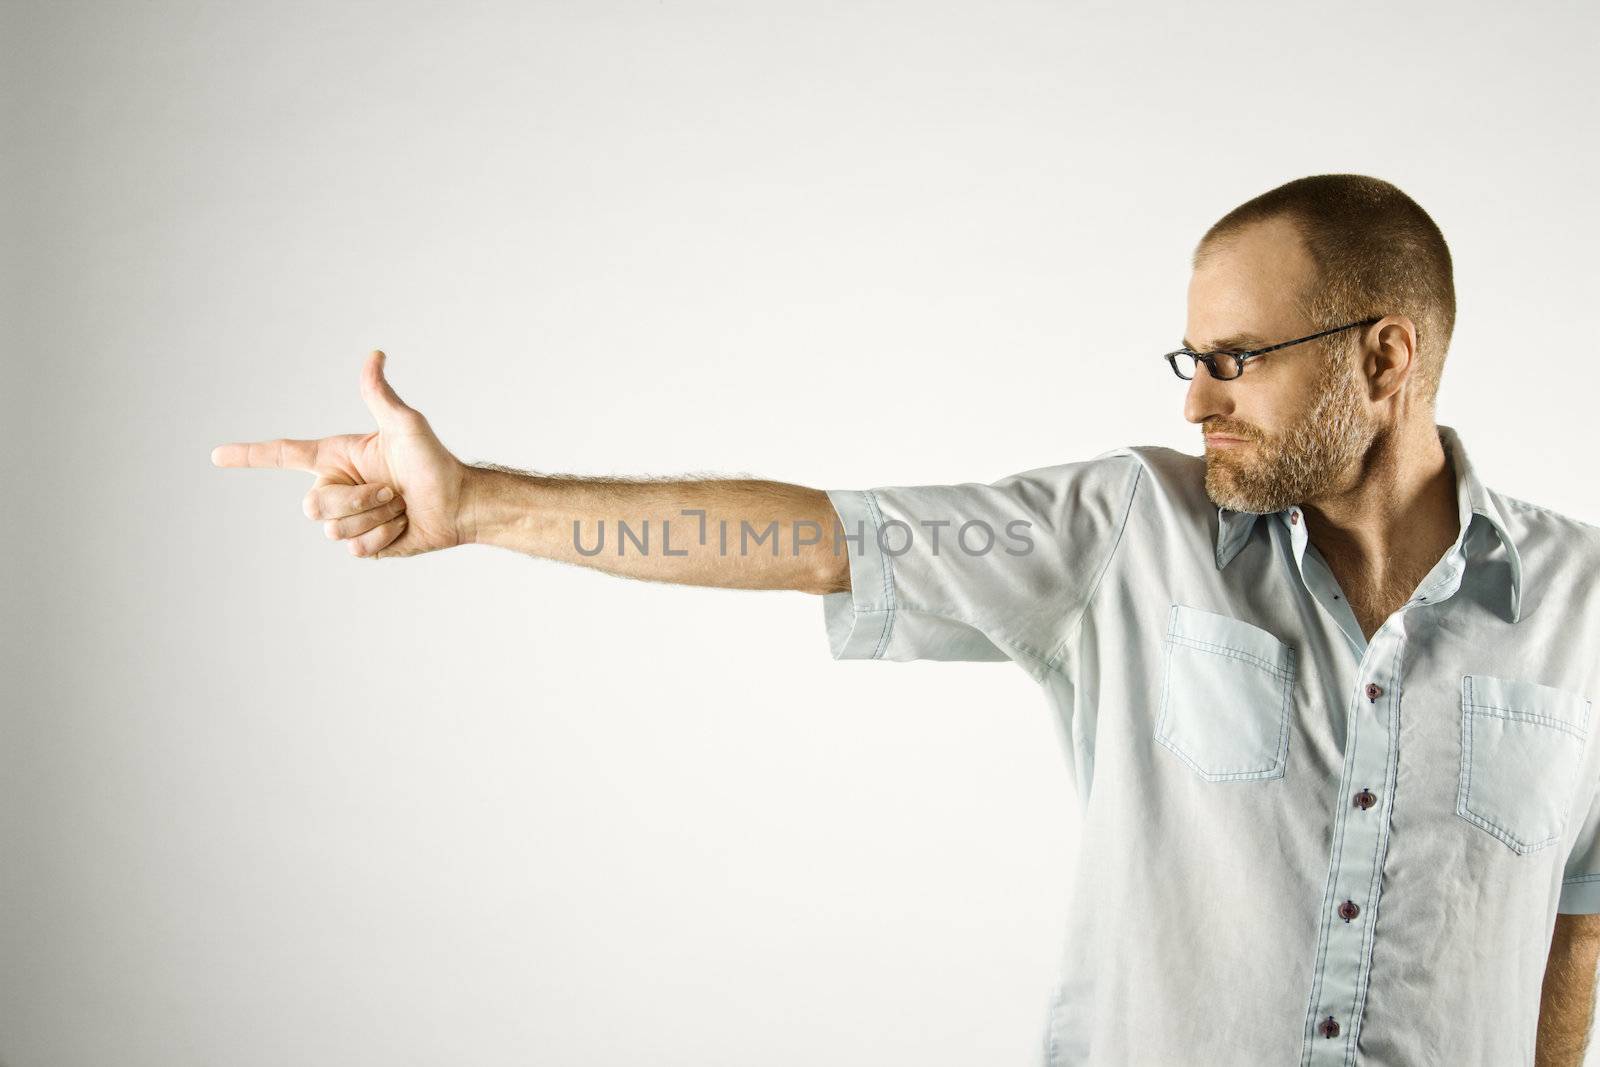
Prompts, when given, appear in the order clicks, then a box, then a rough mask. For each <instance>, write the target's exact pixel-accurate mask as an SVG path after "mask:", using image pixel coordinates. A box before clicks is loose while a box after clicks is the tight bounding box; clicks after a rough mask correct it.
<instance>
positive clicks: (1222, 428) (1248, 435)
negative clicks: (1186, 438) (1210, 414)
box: [1200, 422, 1261, 441]
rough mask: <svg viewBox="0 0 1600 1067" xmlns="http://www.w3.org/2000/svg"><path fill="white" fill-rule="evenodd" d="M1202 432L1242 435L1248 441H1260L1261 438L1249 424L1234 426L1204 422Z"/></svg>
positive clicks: (1232, 435)
mask: <svg viewBox="0 0 1600 1067" xmlns="http://www.w3.org/2000/svg"><path fill="white" fill-rule="evenodd" d="M1200 432H1201V433H1203V434H1206V435H1207V436H1210V435H1212V434H1215V435H1216V436H1218V437H1242V438H1244V439H1245V440H1246V441H1259V440H1260V439H1261V435H1260V434H1259V433H1257V432H1256V431H1255V430H1253V429H1251V428H1249V427H1247V426H1233V425H1230V424H1228V423H1221V422H1208V423H1204V424H1202V425H1201V427H1200Z"/></svg>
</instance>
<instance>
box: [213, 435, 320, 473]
mask: <svg viewBox="0 0 1600 1067" xmlns="http://www.w3.org/2000/svg"><path fill="white" fill-rule="evenodd" d="M317 445H318V442H316V441H300V440H295V439H293V438H288V437H280V438H277V439H276V440H272V441H235V442H233V443H231V444H226V445H218V446H217V447H216V448H213V449H212V450H211V463H212V465H213V466H217V467H275V468H278V469H280V470H297V471H315V470H316V469H317V467H316V460H317Z"/></svg>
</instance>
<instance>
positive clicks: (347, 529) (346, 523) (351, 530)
mask: <svg viewBox="0 0 1600 1067" xmlns="http://www.w3.org/2000/svg"><path fill="white" fill-rule="evenodd" d="M405 510H406V502H405V500H404V499H403V498H401V497H395V498H394V499H393V500H391V501H389V502H388V503H386V504H379V505H378V506H377V507H375V508H370V509H368V510H366V511H362V512H358V513H357V514H355V515H346V516H344V517H342V518H338V519H329V520H328V521H327V522H325V523H323V524H322V530H323V532H324V533H326V534H327V535H328V538H329V540H332V541H343V540H346V539H348V538H351V537H357V536H359V535H361V534H364V533H366V532H367V531H368V530H371V529H372V528H374V527H376V526H379V525H382V524H383V523H386V522H388V521H389V520H390V519H392V518H394V517H395V516H396V515H399V514H401V513H402V512H404V511H405ZM379 547H380V548H381V547H382V546H381V545H380V546H379Z"/></svg>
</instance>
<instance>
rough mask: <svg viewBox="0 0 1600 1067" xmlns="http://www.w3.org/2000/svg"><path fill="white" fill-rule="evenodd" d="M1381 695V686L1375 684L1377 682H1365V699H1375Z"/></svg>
mask: <svg viewBox="0 0 1600 1067" xmlns="http://www.w3.org/2000/svg"><path fill="white" fill-rule="evenodd" d="M1381 696H1383V686H1381V685H1377V684H1375V683H1373V682H1368V683H1367V699H1368V700H1377V699H1378V698H1379V697H1381Z"/></svg>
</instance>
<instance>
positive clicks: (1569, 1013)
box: [1534, 945, 1597, 1067]
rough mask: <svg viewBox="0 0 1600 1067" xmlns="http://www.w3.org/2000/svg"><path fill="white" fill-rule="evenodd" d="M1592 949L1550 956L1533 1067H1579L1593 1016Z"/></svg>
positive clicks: (1595, 958)
mask: <svg viewBox="0 0 1600 1067" xmlns="http://www.w3.org/2000/svg"><path fill="white" fill-rule="evenodd" d="M1596 961H1597V950H1596V948H1595V947H1594V946H1592V945H1590V946H1587V947H1575V948H1574V949H1573V950H1572V951H1557V952H1555V953H1552V955H1551V959H1550V963H1549V965H1548V966H1547V967H1546V968H1545V972H1544V987H1543V990H1542V991H1541V993H1540V996H1539V1038H1538V1049H1537V1052H1536V1053H1535V1057H1534V1063H1535V1065H1536V1067H1579V1065H1580V1064H1582V1063H1583V1051H1584V1046H1585V1044H1586V1043H1587V1041H1588V1036H1589V1021H1590V1017H1591V1016H1592V1015H1593V1014H1594V989H1595V967H1596Z"/></svg>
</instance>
